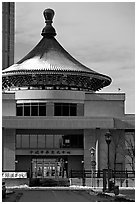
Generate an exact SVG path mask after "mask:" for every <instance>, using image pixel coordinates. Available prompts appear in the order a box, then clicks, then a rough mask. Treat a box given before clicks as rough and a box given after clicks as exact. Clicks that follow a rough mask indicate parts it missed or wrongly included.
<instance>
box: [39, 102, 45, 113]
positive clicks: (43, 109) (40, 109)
mask: <svg viewBox="0 0 137 204" xmlns="http://www.w3.org/2000/svg"><path fill="white" fill-rule="evenodd" d="M39 116H46V103H39Z"/></svg>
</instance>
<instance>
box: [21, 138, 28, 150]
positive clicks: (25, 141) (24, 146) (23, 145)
mask: <svg viewBox="0 0 137 204" xmlns="http://www.w3.org/2000/svg"><path fill="white" fill-rule="evenodd" d="M22 148H29V135H22Z"/></svg>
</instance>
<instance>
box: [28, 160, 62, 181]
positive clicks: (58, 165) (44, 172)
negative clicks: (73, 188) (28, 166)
mask: <svg viewBox="0 0 137 204" xmlns="http://www.w3.org/2000/svg"><path fill="white" fill-rule="evenodd" d="M63 175H64V161H63V159H55V158H51V159H47V158H42V159H41V158H36V159H32V177H33V178H47V177H49V178H54V177H55V178H57V177H63Z"/></svg>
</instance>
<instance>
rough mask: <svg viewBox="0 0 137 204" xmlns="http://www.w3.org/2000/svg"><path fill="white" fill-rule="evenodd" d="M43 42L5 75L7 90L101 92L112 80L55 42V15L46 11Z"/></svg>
mask: <svg viewBox="0 0 137 204" xmlns="http://www.w3.org/2000/svg"><path fill="white" fill-rule="evenodd" d="M44 17H45V22H46V26H45V27H44V28H43V30H42V34H41V35H42V36H43V38H42V39H41V41H40V42H39V43H38V44H37V45H36V46H35V47H34V48H33V49H32V51H30V52H29V53H28V54H27V55H26V56H25V57H24V58H23V59H21V60H20V61H19V62H17V63H16V64H13V65H12V66H10V67H9V68H7V69H5V70H3V71H2V87H3V90H14V89H15V90H18V89H24V88H26V89H54V90H55V89H61V90H67V89H69V90H81V91H83V90H84V91H85V90H86V91H93V92H95V91H97V90H100V89H102V88H103V87H105V86H108V85H109V84H110V83H111V78H110V77H108V76H106V75H103V74H100V73H97V72H95V71H93V70H91V69H90V68H88V67H86V66H84V65H83V64H81V63H80V62H78V61H77V60H76V59H74V58H73V57H72V56H71V55H70V54H69V53H68V52H67V51H66V50H65V49H64V48H63V47H62V46H61V45H60V44H59V43H58V41H57V40H56V39H55V36H56V31H55V29H54V27H53V26H52V20H53V17H54V11H53V10H52V9H46V10H45V11H44Z"/></svg>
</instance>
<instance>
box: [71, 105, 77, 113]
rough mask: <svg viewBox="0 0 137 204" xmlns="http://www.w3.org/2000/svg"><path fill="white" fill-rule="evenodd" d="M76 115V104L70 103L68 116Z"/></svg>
mask: <svg viewBox="0 0 137 204" xmlns="http://www.w3.org/2000/svg"><path fill="white" fill-rule="evenodd" d="M76 115H77V105H76V104H70V116H76Z"/></svg>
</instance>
